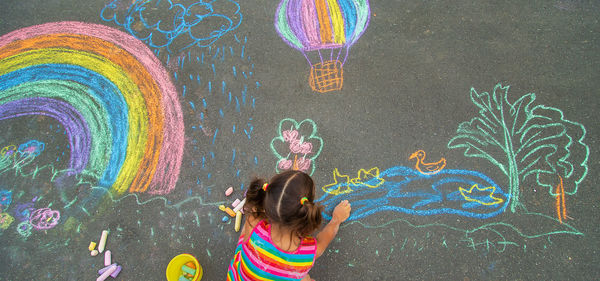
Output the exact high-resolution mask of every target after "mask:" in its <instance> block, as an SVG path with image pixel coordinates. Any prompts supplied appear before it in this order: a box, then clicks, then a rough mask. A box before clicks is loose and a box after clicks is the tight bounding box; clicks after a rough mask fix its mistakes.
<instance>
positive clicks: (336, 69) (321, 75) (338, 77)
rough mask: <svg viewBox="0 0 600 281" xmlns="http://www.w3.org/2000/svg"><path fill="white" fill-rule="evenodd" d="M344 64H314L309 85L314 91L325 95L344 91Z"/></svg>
mask: <svg viewBox="0 0 600 281" xmlns="http://www.w3.org/2000/svg"><path fill="white" fill-rule="evenodd" d="M343 74H344V71H343V69H342V63H341V62H340V61H338V60H329V61H324V62H320V63H317V64H313V65H312V67H311V68H310V77H309V79H308V83H309V84H310V87H311V88H312V89H313V91H317V92H319V93H325V92H330V91H336V90H341V89H342V84H343V83H344V76H343Z"/></svg>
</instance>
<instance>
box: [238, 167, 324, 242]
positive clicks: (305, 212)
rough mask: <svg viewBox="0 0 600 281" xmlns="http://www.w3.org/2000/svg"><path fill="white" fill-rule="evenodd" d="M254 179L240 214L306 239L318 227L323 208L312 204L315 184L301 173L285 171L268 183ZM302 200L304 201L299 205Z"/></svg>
mask: <svg viewBox="0 0 600 281" xmlns="http://www.w3.org/2000/svg"><path fill="white" fill-rule="evenodd" d="M265 183H267V182H266V181H265V180H264V179H259V178H255V179H254V180H252V182H251V183H250V187H249V188H248V191H247V192H246V204H245V205H244V212H247V213H252V214H253V215H254V216H255V217H257V218H260V219H267V221H268V222H269V223H272V224H279V225H281V226H283V227H286V228H288V229H290V230H292V233H293V234H296V235H297V236H300V237H306V236H308V235H310V234H312V233H313V232H314V231H315V230H317V229H319V227H320V226H321V221H322V219H323V218H322V216H321V212H322V210H323V206H321V205H320V204H318V203H314V202H313V201H314V199H315V184H314V182H313V180H312V178H311V177H310V176H309V175H307V174H305V173H303V172H301V171H285V172H282V173H280V174H277V175H275V176H273V177H272V178H271V180H270V181H269V183H268V185H267V188H266V191H265V190H263V185H264V184H265ZM302 197H306V198H307V199H308V201H306V202H305V203H304V204H302V203H301V200H302Z"/></svg>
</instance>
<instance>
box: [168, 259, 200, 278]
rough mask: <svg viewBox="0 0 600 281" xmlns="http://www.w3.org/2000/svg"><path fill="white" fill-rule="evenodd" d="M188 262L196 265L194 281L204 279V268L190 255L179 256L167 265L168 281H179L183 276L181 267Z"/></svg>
mask: <svg viewBox="0 0 600 281" xmlns="http://www.w3.org/2000/svg"><path fill="white" fill-rule="evenodd" d="M188 262H193V263H194V265H196V275H194V278H192V281H200V280H201V279H202V266H201V265H200V263H199V262H198V260H196V258H195V257H194V256H192V255H190V254H181V255H177V256H175V257H174V258H173V259H172V260H171V261H170V262H169V265H167V281H178V280H179V277H180V276H181V275H182V271H181V267H182V266H183V265H184V264H186V263H188Z"/></svg>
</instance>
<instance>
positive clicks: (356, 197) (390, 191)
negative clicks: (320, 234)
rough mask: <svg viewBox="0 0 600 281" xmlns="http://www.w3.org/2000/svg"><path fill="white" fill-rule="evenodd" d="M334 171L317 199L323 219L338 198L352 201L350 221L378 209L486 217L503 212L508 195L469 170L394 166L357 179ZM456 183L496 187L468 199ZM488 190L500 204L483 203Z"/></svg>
mask: <svg viewBox="0 0 600 281" xmlns="http://www.w3.org/2000/svg"><path fill="white" fill-rule="evenodd" d="M334 173H336V174H337V176H336V177H337V178H336V179H335V181H336V183H334V184H333V185H331V184H330V185H326V186H324V187H323V190H324V191H325V192H326V193H325V194H324V195H323V196H321V198H319V199H318V200H317V201H319V202H321V203H322V204H324V205H325V206H327V207H326V209H325V211H324V217H325V218H327V219H329V218H330V217H329V215H328V214H331V212H332V211H333V207H335V205H336V204H335V203H337V202H339V201H342V200H349V201H350V202H352V213H351V214H350V217H349V220H350V221H352V220H358V219H362V218H365V217H368V216H371V215H374V214H377V213H379V212H398V213H403V214H409V215H419V216H430V215H442V214H451V215H459V216H463V217H470V218H478V219H487V218H491V217H494V216H497V215H498V214H500V213H502V212H504V210H505V208H506V206H507V203H508V197H509V194H508V193H505V192H504V191H503V190H502V189H501V188H500V187H498V184H496V183H495V182H494V181H493V180H492V179H490V178H489V177H487V176H486V175H484V174H482V173H480V172H476V171H469V170H453V169H444V170H441V171H439V172H438V173H436V174H433V175H426V174H423V173H421V172H420V171H418V170H416V169H411V168H409V167H404V166H397V167H392V168H389V169H387V170H385V171H382V172H380V173H379V174H378V175H377V176H374V175H373V176H370V177H366V178H365V179H364V180H363V181H361V182H360V183H359V182H357V181H356V180H354V181H351V180H350V177H349V176H343V175H340V174H339V172H338V171H337V169H336V170H335V171H334ZM340 179H342V180H340ZM357 183H358V184H357ZM460 185H468V186H474V185H479V186H494V187H496V188H495V189H493V190H484V191H483V192H476V193H475V192H474V193H471V194H469V199H465V198H464V197H463V195H462V192H461V191H460V189H459V187H460ZM492 194H493V198H495V199H500V200H503V202H504V204H486V203H490V198H491V197H490V196H492Z"/></svg>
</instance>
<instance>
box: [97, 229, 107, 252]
mask: <svg viewBox="0 0 600 281" xmlns="http://www.w3.org/2000/svg"><path fill="white" fill-rule="evenodd" d="M107 237H108V230H102V235H101V236H100V242H99V243H98V252H100V253H102V252H103V251H104V246H106V238H107Z"/></svg>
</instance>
